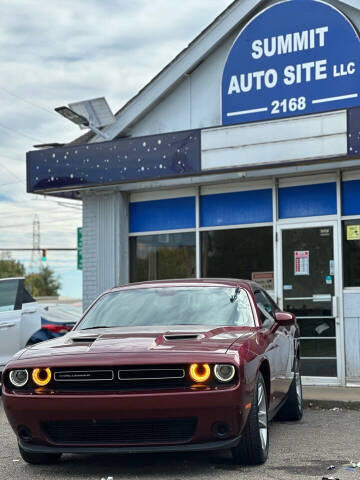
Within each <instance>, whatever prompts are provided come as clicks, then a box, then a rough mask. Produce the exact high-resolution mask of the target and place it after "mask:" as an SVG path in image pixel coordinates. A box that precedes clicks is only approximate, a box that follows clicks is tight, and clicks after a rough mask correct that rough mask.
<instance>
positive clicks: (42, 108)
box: [0, 87, 59, 118]
mask: <svg viewBox="0 0 360 480" xmlns="http://www.w3.org/2000/svg"><path fill="white" fill-rule="evenodd" d="M0 90H3V91H4V92H5V93H7V94H8V95H11V96H12V97H14V98H17V99H18V100H21V101H22V102H24V103H28V104H29V105H31V106H32V107H35V108H39V109H40V110H43V111H44V112H46V113H49V114H51V115H56V117H58V115H57V113H55V112H53V111H52V110H48V109H47V108H44V107H42V106H41V105H38V104H37V103H34V102H32V101H30V100H27V99H25V98H23V97H21V96H20V95H17V94H16V93H13V92H10V91H9V90H7V89H6V88H4V87H0ZM58 118H59V117H58Z"/></svg>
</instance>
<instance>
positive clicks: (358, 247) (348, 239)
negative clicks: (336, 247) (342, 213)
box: [343, 220, 360, 287]
mask: <svg viewBox="0 0 360 480" xmlns="http://www.w3.org/2000/svg"><path fill="white" fill-rule="evenodd" d="M343 264H344V287H360V220H346V221H344V222H343Z"/></svg>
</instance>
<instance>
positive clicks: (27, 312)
mask: <svg viewBox="0 0 360 480" xmlns="http://www.w3.org/2000/svg"><path fill="white" fill-rule="evenodd" d="M30 313H36V310H24V311H23V312H21V315H30Z"/></svg>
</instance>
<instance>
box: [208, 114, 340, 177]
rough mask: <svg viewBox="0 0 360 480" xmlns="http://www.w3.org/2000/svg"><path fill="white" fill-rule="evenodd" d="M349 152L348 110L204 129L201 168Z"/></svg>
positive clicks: (284, 160) (303, 158) (320, 156)
mask: <svg viewBox="0 0 360 480" xmlns="http://www.w3.org/2000/svg"><path fill="white" fill-rule="evenodd" d="M346 154H347V116H346V111H345V110H341V111H339V112H331V113H323V114H318V115H308V116H304V117H297V118H287V119H283V120H274V121H272V122H260V123H253V124H248V125H246V124H245V125H233V126H230V127H219V128H212V129H210V130H202V131H201V168H202V170H213V169H217V168H221V169H222V168H234V167H239V166H253V165H265V164H269V163H279V162H289V161H299V160H310V159H313V158H326V157H336V156H344V155H346Z"/></svg>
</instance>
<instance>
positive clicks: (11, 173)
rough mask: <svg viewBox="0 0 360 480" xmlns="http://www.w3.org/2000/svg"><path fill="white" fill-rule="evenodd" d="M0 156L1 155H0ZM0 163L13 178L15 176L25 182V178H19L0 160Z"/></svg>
mask: <svg viewBox="0 0 360 480" xmlns="http://www.w3.org/2000/svg"><path fill="white" fill-rule="evenodd" d="M0 156H2V155H0ZM0 165H1V166H2V167H3V168H5V170H7V171H8V172H9V173H10V175H13V176H14V177H15V178H17V179H18V180H19V181H20V182H22V183H25V180H24V179H22V178H20V177H19V176H18V175H17V174H16V173H14V172H13V171H12V170H10V169H9V168H8V167H6V166H5V165H4V164H3V163H2V162H0Z"/></svg>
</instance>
